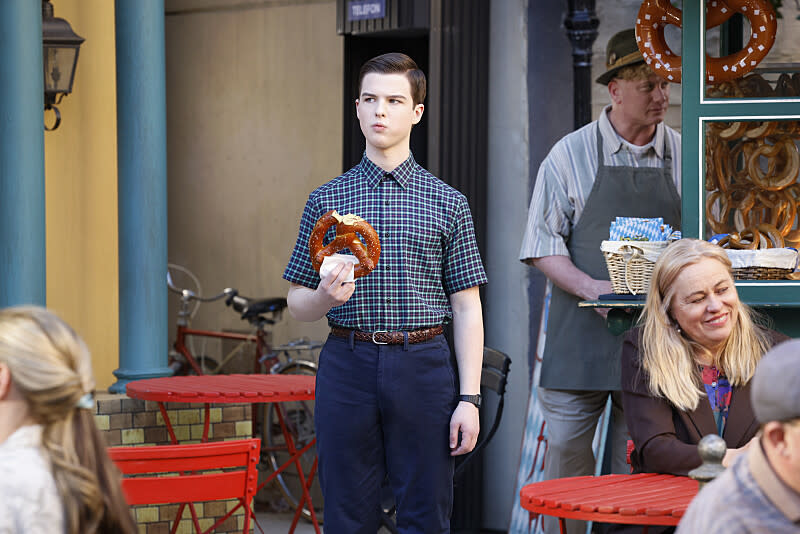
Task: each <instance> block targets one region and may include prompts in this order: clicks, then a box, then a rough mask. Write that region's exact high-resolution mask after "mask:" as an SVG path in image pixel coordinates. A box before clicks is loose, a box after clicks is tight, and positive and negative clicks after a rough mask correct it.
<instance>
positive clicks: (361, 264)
mask: <svg viewBox="0 0 800 534" xmlns="http://www.w3.org/2000/svg"><path fill="white" fill-rule="evenodd" d="M334 225H336V237H335V238H334V239H333V241H331V242H330V243H328V245H327V246H325V247H323V246H322V239H323V238H324V237H325V234H326V233H327V231H328V229H329V228H330V227H331V226H334ZM357 234H361V237H362V238H363V239H364V243H366V246H365V245H364V243H362V242H361V240H360V239H359V238H358V235H357ZM345 248H348V249H350V252H352V253H353V255H354V256H355V257H356V258H358V265H356V267H355V269H354V270H353V277H354V278H359V277H361V276H366V275H368V274H369V273H371V272H372V270H373V269H375V266H376V265H377V264H378V260H379V259H380V257H381V242H380V240H379V239H378V234H377V233H376V232H375V229H374V228H373V227H372V226H370V224H369V223H368V222H367V221H365V220H364V219H362V218H361V217H358V216H356V215H352V214H348V215H344V216H342V215H339V214H338V213H336V211H334V210H331V211H329V212H327V213H325V214H324V215H323V216H322V217H320V218H319V220H318V221H317V223H316V224H315V225H314V229H313V230H312V231H311V237H310V238H309V239H308V249H309V251H310V252H311V264H312V265H313V267H314V269H316V270H317V271H319V268H320V266H321V265H322V260H323V259H324V258H325V256H330V255H331V254H333V253H335V252H338V251H340V250H342V249H345Z"/></svg>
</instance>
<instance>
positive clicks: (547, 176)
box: [519, 106, 681, 260]
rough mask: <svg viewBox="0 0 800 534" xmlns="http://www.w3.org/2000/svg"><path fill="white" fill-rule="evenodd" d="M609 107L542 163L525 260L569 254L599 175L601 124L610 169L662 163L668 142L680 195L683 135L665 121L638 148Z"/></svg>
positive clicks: (530, 212)
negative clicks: (622, 131)
mask: <svg viewBox="0 0 800 534" xmlns="http://www.w3.org/2000/svg"><path fill="white" fill-rule="evenodd" d="M610 109H611V108H610V106H609V107H607V108H606V109H605V110H603V113H601V114H600V118H599V119H598V120H596V121H594V122H591V123H589V124H587V125H586V126H584V127H583V128H581V129H579V130H576V131H574V132H572V133H570V134H568V135H566V136H564V137H563V138H562V139H561V140H560V141H558V142H557V143H556V144H555V146H553V148H552V150H550V153H549V154H548V155H547V157H546V158H545V160H544V161H543V162H542V164H541V166H540V167H539V174H538V175H537V177H536V185H535V186H534V189H533V196H532V197H531V204H530V208H529V210H528V224H527V226H526V228H525V237H524V238H523V240H522V247H521V249H520V254H519V259H520V260H525V259H528V258H541V257H543V256H569V251H568V250H567V245H566V241H567V240H568V239H569V236H570V234H571V232H572V228H573V227H574V226H575V225H576V224H578V221H579V220H580V217H581V214H582V213H583V208H584V206H585V205H586V200H587V199H588V197H589V193H591V191H592V186H593V185H594V181H595V176H596V175H597V165H598V163H597V162H598V157H597V129H598V128H599V129H600V135H601V136H602V138H603V159H604V162H605V164H606V165H607V166H611V167H618V166H628V167H663V166H664V154H665V149H664V146H665V143H664V142H665V140H666V142H667V143H668V144H669V148H670V153H671V156H672V179H673V180H674V182H675V188H676V189H677V190H678V193H679V194H680V191H681V135H680V134H679V133H678V132H676V131H675V130H673V129H672V128H669V127H668V126H666V125H665V124H664V123H663V122H661V123H659V124H658V126H657V127H656V134H655V136H654V137H653V141H652V143H649V144H648V145H645V146H644V147H637V146H635V145H633V144H631V143H628V142H627V141H625V140H624V139H622V137H620V136H619V135H618V134H617V132H616V131H615V130H614V127H613V126H612V125H611V122H610V121H609V120H608V111H609V110H610ZM619 215H620V216H625V215H626V214H625V213H620V214H619ZM597 246H598V248H599V247H600V243H598V244H597Z"/></svg>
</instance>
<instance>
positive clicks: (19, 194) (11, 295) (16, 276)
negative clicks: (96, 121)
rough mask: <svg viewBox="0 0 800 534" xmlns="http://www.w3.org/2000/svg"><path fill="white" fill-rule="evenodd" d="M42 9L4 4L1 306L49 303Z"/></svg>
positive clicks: (20, 2) (0, 43) (0, 29)
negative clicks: (46, 248) (46, 300)
mask: <svg viewBox="0 0 800 534" xmlns="http://www.w3.org/2000/svg"><path fill="white" fill-rule="evenodd" d="M43 109H44V82H43V75H42V6H41V3H40V2H32V1H31V0H3V1H2V2H0V307H5V306H11V305H15V304H39V305H44V304H45V299H46V282H47V280H46V275H45V267H46V266H45V204H44V122H43V114H42V112H43Z"/></svg>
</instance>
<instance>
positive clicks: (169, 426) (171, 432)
mask: <svg viewBox="0 0 800 534" xmlns="http://www.w3.org/2000/svg"><path fill="white" fill-rule="evenodd" d="M158 409H159V411H161V417H163V418H164V424H165V425H166V427H167V433H168V434H169V439H170V440H171V441H172V443H173V444H175V445H177V444H178V438H177V437H176V436H175V430H174V429H173V428H172V422H171V421H170V420H169V415H168V414H167V409H166V407H164V403H163V402H159V403H158ZM209 419H210V418H209V405H208V403H206V413H205V427H204V429H203V442H204V443H205V442H207V441H208V423H209ZM187 504H188V505H189V512H190V513H191V514H192V522H193V523H194V531H195V532H200V522H199V520H198V519H197V512H196V511H195V509H194V503H191V502H190V503H181V505H180V506H179V507H178V513H177V514H176V515H175V522H174V523H173V524H172V529H171V530H170V534H175V532H177V530H178V524H179V523H180V521H181V517H182V516H183V510H184V508H186V505H187Z"/></svg>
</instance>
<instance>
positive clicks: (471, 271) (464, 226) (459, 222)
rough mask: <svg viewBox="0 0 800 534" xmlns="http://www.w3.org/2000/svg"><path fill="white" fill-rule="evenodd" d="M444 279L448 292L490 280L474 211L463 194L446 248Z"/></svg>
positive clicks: (459, 198) (443, 268)
mask: <svg viewBox="0 0 800 534" xmlns="http://www.w3.org/2000/svg"><path fill="white" fill-rule="evenodd" d="M442 278H443V282H444V290H445V292H446V293H447V294H448V295H452V294H453V293H458V292H459V291H463V290H464V289H469V288H471V287H475V286H481V285H484V284H486V282H487V278H486V271H485V270H484V268H483V262H482V261H481V255H480V252H479V251H478V243H477V241H476V240H475V227H474V225H473V222H472V214H471V213H470V210H469V204H467V199H466V197H464V196H463V195H459V197H458V203H457V205H456V210H455V214H454V217H453V220H452V228H451V231H450V239H449V240H448V243H447V246H446V248H445V251H444V257H443V266H442Z"/></svg>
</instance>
